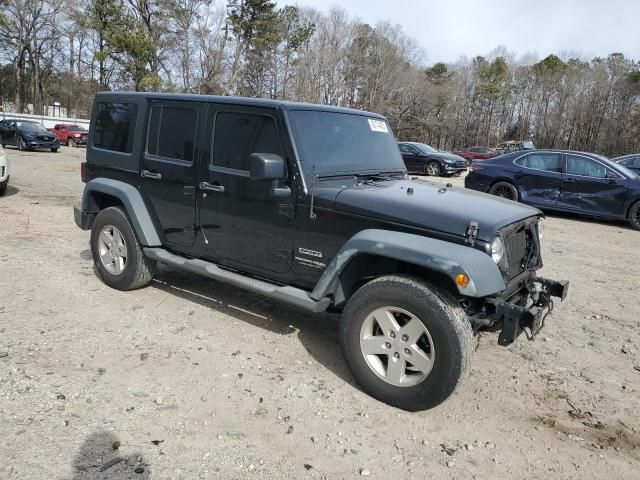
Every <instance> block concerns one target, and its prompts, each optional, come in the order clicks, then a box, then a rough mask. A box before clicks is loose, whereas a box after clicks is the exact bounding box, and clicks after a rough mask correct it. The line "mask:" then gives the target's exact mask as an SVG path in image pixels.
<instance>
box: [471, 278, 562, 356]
mask: <svg viewBox="0 0 640 480" xmlns="http://www.w3.org/2000/svg"><path fill="white" fill-rule="evenodd" d="M568 291H569V282H568V281H560V282H556V281H554V280H548V279H546V278H541V277H532V278H531V279H529V281H528V282H527V284H526V286H523V288H522V289H520V290H519V291H517V292H516V293H514V294H513V295H511V296H509V297H508V298H495V299H487V300H486V302H487V304H486V305H485V310H484V313H485V315H483V316H484V319H482V318H481V319H478V317H476V320H478V321H479V322H480V326H493V325H497V324H498V323H501V324H502V330H501V332H500V336H499V337H498V344H499V345H502V346H507V345H510V344H512V343H513V342H514V341H515V340H516V338H518V337H519V336H520V335H521V334H522V333H526V335H527V338H529V340H533V339H534V338H535V336H536V335H537V334H538V333H539V332H540V330H542V328H543V327H544V324H545V320H546V318H547V316H548V315H549V314H550V313H551V312H552V311H553V298H559V299H560V300H561V301H563V300H564V299H565V298H567V293H568ZM483 324H484V325H483Z"/></svg>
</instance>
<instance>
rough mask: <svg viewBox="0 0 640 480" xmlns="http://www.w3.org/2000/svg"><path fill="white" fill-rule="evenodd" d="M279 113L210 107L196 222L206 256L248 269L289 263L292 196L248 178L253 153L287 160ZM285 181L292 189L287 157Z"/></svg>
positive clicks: (278, 268)
mask: <svg viewBox="0 0 640 480" xmlns="http://www.w3.org/2000/svg"><path fill="white" fill-rule="evenodd" d="M283 131H284V129H283V126H282V124H281V122H280V116H279V114H278V111H277V110H275V109H268V108H258V107H250V106H236V105H228V106H227V105H215V104H211V105H210V106H209V114H208V116H207V125H206V127H205V138H206V142H208V144H209V145H208V150H209V153H208V155H206V157H204V158H203V159H202V162H201V167H200V177H199V187H198V188H199V191H198V202H199V215H200V226H201V228H202V231H203V232H204V234H205V237H206V242H205V243H206V248H207V252H206V256H207V257H209V258H211V259H213V260H215V261H220V262H222V263H224V264H227V265H230V266H233V267H236V268H239V269H245V268H246V269H248V270H265V271H269V272H276V273H285V272H288V271H289V270H290V269H291V265H292V262H293V234H294V213H295V212H294V203H293V195H292V194H291V195H289V196H278V197H276V196H274V195H273V193H272V186H273V184H272V182H270V181H257V180H251V179H250V178H249V158H250V156H251V154H252V153H272V154H277V155H280V156H281V157H282V158H283V159H285V161H287V157H288V155H287V154H286V153H285V149H284V148H283V145H285V143H284V136H283ZM287 169H288V175H287V180H285V181H283V182H280V186H281V187H284V188H285V190H286V187H287V186H288V187H289V188H290V189H291V190H292V183H291V182H292V173H291V172H292V170H291V161H290V160H289V161H287Z"/></svg>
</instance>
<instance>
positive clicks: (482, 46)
mask: <svg viewBox="0 0 640 480" xmlns="http://www.w3.org/2000/svg"><path fill="white" fill-rule="evenodd" d="M294 1H296V3H297V4H298V5H308V6H312V7H315V8H317V9H318V10H321V11H325V12H326V11H328V10H329V9H330V8H331V7H332V6H334V5H339V6H341V7H342V8H344V9H346V10H347V11H348V12H349V14H350V15H351V16H353V17H358V18H360V19H361V20H363V21H366V22H367V23H372V24H374V23H376V22H377V21H378V20H388V21H390V22H391V23H397V24H400V25H401V26H402V27H403V29H404V31H405V32H406V33H408V34H409V35H410V36H411V37H413V38H414V39H416V40H417V41H418V43H419V44H420V46H421V48H422V49H423V50H424V52H425V63H428V64H431V63H435V62H438V61H444V62H452V61H455V60H457V59H458V58H460V57H461V56H467V57H472V56H475V55H480V54H486V53H489V52H490V51H491V50H493V49H494V48H495V47H497V46H499V45H503V46H505V47H507V49H508V50H509V51H511V52H514V53H515V54H517V55H518V56H521V55H523V54H526V53H537V54H538V55H539V56H540V57H544V56H546V55H548V54H549V53H561V52H563V51H564V52H579V53H581V54H582V55H583V56H586V57H588V58H591V57H594V56H605V55H607V54H609V53H611V52H622V53H624V54H625V55H626V56H629V57H631V58H634V59H639V60H640V0H529V1H526V0H422V1H420V0H414V1H410V0H343V1H342V2H336V0H294ZM278 3H280V4H288V3H293V2H291V1H284V0H279V2H278Z"/></svg>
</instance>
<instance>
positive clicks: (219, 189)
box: [199, 182, 224, 193]
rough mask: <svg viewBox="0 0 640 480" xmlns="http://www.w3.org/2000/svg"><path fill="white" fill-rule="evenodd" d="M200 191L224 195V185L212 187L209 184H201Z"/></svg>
mask: <svg viewBox="0 0 640 480" xmlns="http://www.w3.org/2000/svg"><path fill="white" fill-rule="evenodd" d="M199 187H200V190H208V191H210V192H218V193H224V186H223V185H212V184H210V183H208V182H200V185H199Z"/></svg>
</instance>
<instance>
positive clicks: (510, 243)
mask: <svg viewBox="0 0 640 480" xmlns="http://www.w3.org/2000/svg"><path fill="white" fill-rule="evenodd" d="M527 243H531V242H527V231H526V230H525V227H524V226H523V227H522V228H520V229H519V230H516V231H514V232H513V233H511V234H510V235H509V236H507V238H506V239H505V248H506V253H507V264H508V268H509V280H511V279H513V278H515V277H517V276H518V275H520V274H521V273H522V272H524V271H525V270H526V264H527V258H528V256H529V255H528V254H529V252H528V251H527ZM530 248H533V245H531V247H530Z"/></svg>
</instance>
